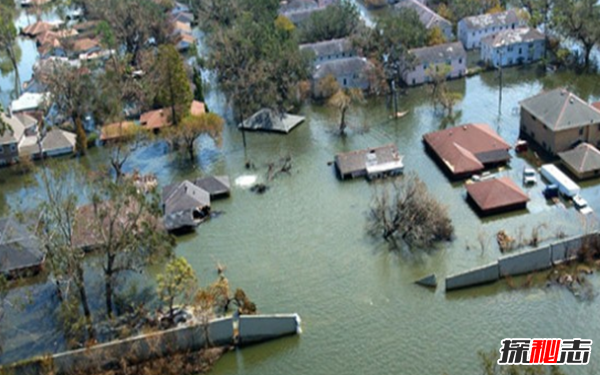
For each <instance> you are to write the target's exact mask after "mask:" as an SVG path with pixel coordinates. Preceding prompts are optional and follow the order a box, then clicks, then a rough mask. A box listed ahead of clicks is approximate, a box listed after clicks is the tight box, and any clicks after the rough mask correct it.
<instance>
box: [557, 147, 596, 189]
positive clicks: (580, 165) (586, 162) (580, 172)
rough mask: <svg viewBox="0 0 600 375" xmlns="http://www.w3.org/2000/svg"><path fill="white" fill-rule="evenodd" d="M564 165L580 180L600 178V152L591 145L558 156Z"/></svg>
mask: <svg viewBox="0 0 600 375" xmlns="http://www.w3.org/2000/svg"><path fill="white" fill-rule="evenodd" d="M558 156H559V157H560V159H561V161H562V163H563V165H564V166H565V167H567V169H568V170H569V172H571V174H573V175H574V176H575V177H577V178H578V179H579V180H584V179H588V178H594V177H598V176H600V151H598V149H597V148H596V147H594V146H592V145H591V144H589V143H581V144H580V145H578V146H577V147H575V148H574V149H572V150H568V151H564V152H560V153H559V154H558Z"/></svg>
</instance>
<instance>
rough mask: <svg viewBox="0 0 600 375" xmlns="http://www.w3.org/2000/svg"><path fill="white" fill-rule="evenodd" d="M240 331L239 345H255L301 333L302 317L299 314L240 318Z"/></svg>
mask: <svg viewBox="0 0 600 375" xmlns="http://www.w3.org/2000/svg"><path fill="white" fill-rule="evenodd" d="M238 329H239V337H238V344H240V345H248V344H254V343H258V342H262V341H267V340H271V339H273V338H274V337H281V336H287V335H295V334H296V333H299V329H300V317H299V316H298V315H297V314H293V315H271V316H258V315H254V316H251V315H247V316H240V319H239V327H238Z"/></svg>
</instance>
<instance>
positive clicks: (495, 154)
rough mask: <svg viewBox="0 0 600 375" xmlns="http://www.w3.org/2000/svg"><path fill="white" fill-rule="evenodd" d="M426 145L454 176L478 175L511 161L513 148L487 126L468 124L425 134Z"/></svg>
mask: <svg viewBox="0 0 600 375" xmlns="http://www.w3.org/2000/svg"><path fill="white" fill-rule="evenodd" d="M423 140H424V141H425V143H426V144H427V145H428V146H429V147H430V148H431V150H432V151H433V152H434V153H435V154H436V155H437V156H438V158H439V159H440V160H441V161H442V162H443V164H444V166H445V167H446V168H447V169H448V170H449V171H450V173H452V174H453V175H465V174H473V173H477V172H479V171H481V170H483V169H484V168H485V164H490V163H499V162H506V161H508V160H509V159H510V155H509V154H508V150H509V149H510V145H509V144H508V143H506V142H505V141H504V139H502V138H501V137H500V136H499V135H498V134H497V133H496V132H495V131H493V130H492V128H490V126H489V125H487V124H466V125H461V126H457V127H454V128H449V129H445V130H440V131H437V132H432V133H428V134H425V135H424V136H423Z"/></svg>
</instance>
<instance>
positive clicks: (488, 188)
mask: <svg viewBox="0 0 600 375" xmlns="http://www.w3.org/2000/svg"><path fill="white" fill-rule="evenodd" d="M467 200H468V201H469V202H470V203H472V204H473V205H474V206H475V207H476V209H477V211H478V212H479V213H480V214H481V215H492V214H497V213H501V212H506V211H513V210H520V209H524V208H526V207H527V202H529V197H528V196H527V194H525V193H524V192H523V191H522V190H521V189H520V188H519V187H518V186H517V184H515V183H514V182H513V181H512V180H511V179H510V178H508V177H501V178H492V179H489V180H485V181H480V182H476V183H473V184H467Z"/></svg>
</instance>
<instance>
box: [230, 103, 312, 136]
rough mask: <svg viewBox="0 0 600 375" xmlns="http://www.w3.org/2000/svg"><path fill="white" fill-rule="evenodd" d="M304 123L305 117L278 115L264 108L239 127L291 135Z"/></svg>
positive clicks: (287, 114) (286, 114)
mask: <svg viewBox="0 0 600 375" xmlns="http://www.w3.org/2000/svg"><path fill="white" fill-rule="evenodd" d="M302 122H304V116H296V115H290V114H289V113H282V114H278V113H276V112H275V111H273V110H272V109H268V108H263V109H261V110H260V111H258V112H256V113H255V114H254V115H252V116H251V117H250V118H248V119H246V120H245V121H244V122H242V123H241V124H239V125H238V127H240V128H244V129H248V130H262V131H273V132H280V133H289V132H290V131H291V130H292V129H294V128H295V127H296V126H298V125H300V124H301V123H302Z"/></svg>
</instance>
